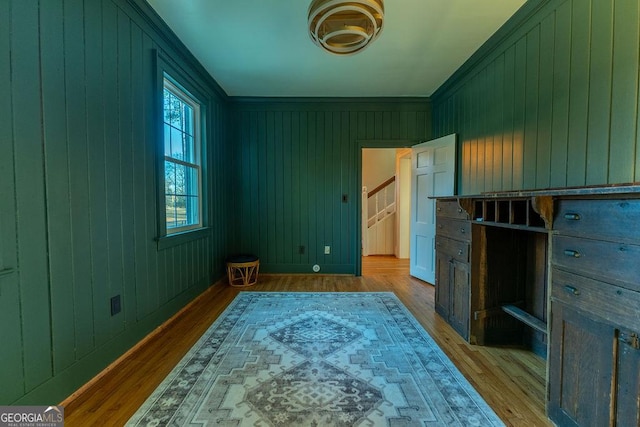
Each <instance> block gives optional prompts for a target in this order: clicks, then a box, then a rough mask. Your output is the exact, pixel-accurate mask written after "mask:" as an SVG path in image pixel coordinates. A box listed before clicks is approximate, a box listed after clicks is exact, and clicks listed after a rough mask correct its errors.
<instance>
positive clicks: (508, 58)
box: [500, 45, 516, 190]
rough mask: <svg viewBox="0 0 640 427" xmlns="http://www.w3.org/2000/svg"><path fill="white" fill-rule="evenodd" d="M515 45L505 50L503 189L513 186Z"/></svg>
mask: <svg viewBox="0 0 640 427" xmlns="http://www.w3.org/2000/svg"><path fill="white" fill-rule="evenodd" d="M515 55H516V48H515V45H512V46H509V48H508V49H507V50H506V51H505V52H504V80H503V84H502V87H503V90H504V104H503V108H504V111H503V117H502V126H503V140H502V162H501V163H502V168H501V169H502V185H501V186H500V188H501V189H503V190H508V189H511V188H513V159H514V143H515V134H514V127H513V123H514V119H515V105H514V97H515V73H516V69H515V61H516V59H515Z"/></svg>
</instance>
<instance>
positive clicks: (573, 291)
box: [564, 285, 580, 295]
mask: <svg viewBox="0 0 640 427" xmlns="http://www.w3.org/2000/svg"><path fill="white" fill-rule="evenodd" d="M564 290H565V292H567V293H569V294H571V295H580V291H579V290H578V289H576V288H575V287H574V286H570V285H564Z"/></svg>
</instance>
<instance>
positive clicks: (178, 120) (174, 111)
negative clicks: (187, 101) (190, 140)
mask: <svg viewBox="0 0 640 427" xmlns="http://www.w3.org/2000/svg"><path fill="white" fill-rule="evenodd" d="M169 100H170V103H171V114H170V118H171V120H170V122H169V123H171V126H175V127H176V128H178V129H182V102H181V101H180V99H179V98H178V97H177V96H174V95H171V97H170V98H169Z"/></svg>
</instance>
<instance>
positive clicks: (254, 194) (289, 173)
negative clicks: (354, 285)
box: [229, 98, 431, 274]
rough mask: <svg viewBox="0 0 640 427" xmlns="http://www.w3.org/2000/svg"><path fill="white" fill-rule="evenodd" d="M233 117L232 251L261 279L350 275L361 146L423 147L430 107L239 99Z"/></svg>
mask: <svg viewBox="0 0 640 427" xmlns="http://www.w3.org/2000/svg"><path fill="white" fill-rule="evenodd" d="M232 110H233V113H232V123H233V129H234V130H235V131H234V136H233V139H234V141H235V144H234V148H233V152H232V158H231V164H232V167H231V175H232V177H233V178H232V180H233V182H234V194H233V197H232V199H231V200H230V205H229V206H230V208H231V209H232V210H233V214H232V217H233V220H234V224H233V229H234V230H235V233H234V239H233V242H232V245H233V247H232V249H233V250H234V251H235V252H251V253H254V254H256V255H258V256H259V257H260V271H265V272H287V273H311V272H312V270H311V267H312V266H313V264H316V263H317V264H319V265H320V266H321V272H322V273H349V274H353V273H356V268H357V262H358V259H357V257H356V255H357V253H359V252H358V245H359V243H358V233H359V231H358V227H359V224H360V218H359V212H358V209H357V208H358V200H359V197H360V192H361V190H360V188H359V187H358V186H359V182H360V177H359V175H358V173H359V168H360V166H359V161H360V158H361V157H360V156H361V146H362V144H368V143H380V144H382V146H388V147H394V146H406V145H408V144H411V143H417V142H418V141H424V140H426V139H429V136H430V135H431V111H430V105H429V101H428V99H426V98H425V99H418V100H415V99H400V100H396V99H383V100H376V99H369V100H349V99H331V100H323V99H314V100H305V99H298V100H296V99H286V100H277V99H271V100H269V99H266V100H260V99H236V100H234V102H233V106H232ZM343 194H346V195H347V202H346V203H344V202H343V200H342V195H343ZM325 245H327V246H331V254H329V255H325V254H324V246H325ZM300 246H304V253H300V252H301V251H300Z"/></svg>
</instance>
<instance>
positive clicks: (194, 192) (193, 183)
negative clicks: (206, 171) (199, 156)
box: [183, 167, 200, 197]
mask: <svg viewBox="0 0 640 427" xmlns="http://www.w3.org/2000/svg"><path fill="white" fill-rule="evenodd" d="M198 172H199V171H198V169H197V168H194V167H185V173H186V176H187V179H186V182H185V192H184V193H183V194H185V195H187V196H195V197H197V196H199V192H200V191H199V190H200V189H199V184H200V183H199V181H198Z"/></svg>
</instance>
